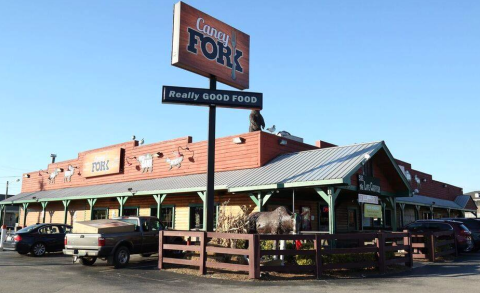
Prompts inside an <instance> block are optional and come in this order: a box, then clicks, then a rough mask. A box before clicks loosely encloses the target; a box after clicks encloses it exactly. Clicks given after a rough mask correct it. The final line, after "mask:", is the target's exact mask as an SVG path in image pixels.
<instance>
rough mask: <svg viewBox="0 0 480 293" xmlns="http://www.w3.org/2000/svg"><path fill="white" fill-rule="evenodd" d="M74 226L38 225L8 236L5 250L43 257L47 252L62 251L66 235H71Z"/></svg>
mask: <svg viewBox="0 0 480 293" xmlns="http://www.w3.org/2000/svg"><path fill="white" fill-rule="evenodd" d="M71 230H72V226H69V225H65V224H36V225H32V226H28V227H25V228H23V229H21V230H18V231H17V232H16V233H15V234H13V235H10V236H8V238H7V241H6V242H5V243H4V248H5V249H9V250H16V251H17V252H18V253H20V254H27V253H29V252H30V253H31V254H32V255H33V256H42V255H44V254H45V253H46V252H56V251H62V249H63V248H64V238H65V234H67V233H70V232H71Z"/></svg>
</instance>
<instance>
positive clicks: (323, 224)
mask: <svg viewBox="0 0 480 293" xmlns="http://www.w3.org/2000/svg"><path fill="white" fill-rule="evenodd" d="M328 213H329V208H328V205H320V213H319V214H320V216H319V217H318V218H319V220H320V229H319V230H320V231H328V227H329V225H328V223H329V222H328Z"/></svg>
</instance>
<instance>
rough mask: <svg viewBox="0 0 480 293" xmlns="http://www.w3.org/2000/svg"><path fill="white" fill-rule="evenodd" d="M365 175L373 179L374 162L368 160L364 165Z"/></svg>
mask: <svg viewBox="0 0 480 293" xmlns="http://www.w3.org/2000/svg"><path fill="white" fill-rule="evenodd" d="M363 175H365V176H369V177H373V164H372V160H368V161H366V162H365V164H363Z"/></svg>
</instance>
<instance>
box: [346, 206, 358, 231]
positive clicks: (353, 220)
mask: <svg viewBox="0 0 480 293" xmlns="http://www.w3.org/2000/svg"><path fill="white" fill-rule="evenodd" d="M347 220H348V231H356V230H358V221H357V210H356V209H348V216H347Z"/></svg>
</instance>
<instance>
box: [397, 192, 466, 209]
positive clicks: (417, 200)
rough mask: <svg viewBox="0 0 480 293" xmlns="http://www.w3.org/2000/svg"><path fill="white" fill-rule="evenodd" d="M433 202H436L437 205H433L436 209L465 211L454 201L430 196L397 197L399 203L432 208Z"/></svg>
mask: <svg viewBox="0 0 480 293" xmlns="http://www.w3.org/2000/svg"><path fill="white" fill-rule="evenodd" d="M433 202H435V204H434V205H433V206H434V207H441V208H450V209H456V210H462V209H464V207H463V206H460V205H458V204H457V203H456V202H454V201H451V200H446V199H440V198H435V197H429V196H423V195H414V196H412V197H397V203H406V204H418V205H425V206H431V205H432V203H433Z"/></svg>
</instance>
